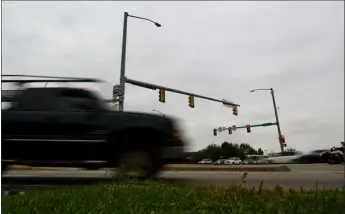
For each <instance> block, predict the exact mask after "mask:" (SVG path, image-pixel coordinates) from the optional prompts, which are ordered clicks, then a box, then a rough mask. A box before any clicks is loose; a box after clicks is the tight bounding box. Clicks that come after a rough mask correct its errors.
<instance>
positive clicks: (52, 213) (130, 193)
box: [1, 181, 345, 214]
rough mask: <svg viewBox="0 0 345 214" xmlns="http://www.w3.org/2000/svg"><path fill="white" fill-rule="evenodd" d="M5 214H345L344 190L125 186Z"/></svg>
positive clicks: (7, 203)
mask: <svg viewBox="0 0 345 214" xmlns="http://www.w3.org/2000/svg"><path fill="white" fill-rule="evenodd" d="M1 202H2V205H1V209H2V213H6V214H47V213H49V214H62V213H63V214H69V213H71V214H117V213H121V214H122V213H123V214H187V213H188V214H222V213H224V214H230V213H231V214H261V213H262V214H283V213H284V214H285V213H286V214H310V213H313V214H324V213H332V214H344V213H345V204H344V202H345V198H344V192H343V191H342V190H325V189H319V188H315V189H314V190H303V189H299V190H292V189H290V190H288V191H284V190H283V188H281V187H279V186H278V187H276V188H275V189H274V190H268V189H264V188H262V185H261V187H260V188H258V189H255V188H246V187H245V186H244V184H241V185H236V186H229V187H195V186H176V185H172V184H167V183H164V182H154V181H124V182H123V183H121V184H99V185H94V186H88V187H75V188H69V189H59V190H49V191H32V192H28V193H27V194H25V195H13V196H5V197H3V198H2V201H1Z"/></svg>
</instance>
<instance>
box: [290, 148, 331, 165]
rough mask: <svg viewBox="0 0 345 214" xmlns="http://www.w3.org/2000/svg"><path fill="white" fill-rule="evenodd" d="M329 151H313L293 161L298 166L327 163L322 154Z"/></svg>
mask: <svg viewBox="0 0 345 214" xmlns="http://www.w3.org/2000/svg"><path fill="white" fill-rule="evenodd" d="M325 151H327V150H313V151H311V152H309V153H306V154H303V155H301V156H299V157H297V158H296V159H294V160H293V162H294V163H296V164H312V163H326V162H327V160H325V159H323V158H321V154H322V153H323V152H325Z"/></svg>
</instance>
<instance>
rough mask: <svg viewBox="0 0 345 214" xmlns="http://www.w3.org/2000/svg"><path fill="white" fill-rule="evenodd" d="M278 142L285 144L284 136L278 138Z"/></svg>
mask: <svg viewBox="0 0 345 214" xmlns="http://www.w3.org/2000/svg"><path fill="white" fill-rule="evenodd" d="M280 142H281V143H284V144H285V136H284V135H282V136H281V137H280Z"/></svg>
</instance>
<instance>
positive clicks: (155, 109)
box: [152, 109, 165, 117]
mask: <svg viewBox="0 0 345 214" xmlns="http://www.w3.org/2000/svg"><path fill="white" fill-rule="evenodd" d="M152 111H155V112H158V113H160V114H161V115H163V116H164V117H165V114H163V113H162V112H160V111H158V110H156V109H153V110H152Z"/></svg>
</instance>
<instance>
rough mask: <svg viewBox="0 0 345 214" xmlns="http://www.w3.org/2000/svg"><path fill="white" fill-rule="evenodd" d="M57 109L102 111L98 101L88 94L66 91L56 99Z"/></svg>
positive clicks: (78, 91)
mask: <svg viewBox="0 0 345 214" xmlns="http://www.w3.org/2000/svg"><path fill="white" fill-rule="evenodd" d="M57 100H58V103H57V108H58V110H59V111H79V112H80V111H81V112H90V111H102V110H103V109H102V107H101V106H100V105H99V100H98V99H95V98H94V97H93V96H92V95H91V94H89V93H88V92H84V91H80V90H66V91H63V92H62V93H61V94H60V95H59V97H58V99H57Z"/></svg>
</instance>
